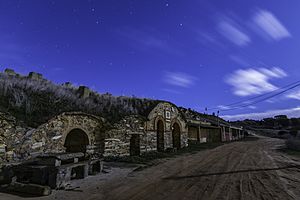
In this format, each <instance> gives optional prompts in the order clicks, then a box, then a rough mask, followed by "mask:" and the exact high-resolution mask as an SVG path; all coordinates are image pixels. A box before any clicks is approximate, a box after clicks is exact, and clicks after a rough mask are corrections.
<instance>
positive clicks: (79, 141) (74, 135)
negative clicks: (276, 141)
mask: <svg viewBox="0 0 300 200" xmlns="http://www.w3.org/2000/svg"><path fill="white" fill-rule="evenodd" d="M87 145H89V138H88V136H87V134H86V133H85V132H84V131H83V130H81V129H79V128H76V129H73V130H71V131H70V132H69V133H68V135H67V137H66V140H65V144H64V147H66V152H70V153H76V152H83V153H85V152H86V146H87Z"/></svg>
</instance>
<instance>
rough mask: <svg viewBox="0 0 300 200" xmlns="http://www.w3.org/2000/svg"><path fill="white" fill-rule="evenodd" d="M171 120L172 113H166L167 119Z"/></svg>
mask: <svg viewBox="0 0 300 200" xmlns="http://www.w3.org/2000/svg"><path fill="white" fill-rule="evenodd" d="M170 118H171V113H170V111H166V119H170Z"/></svg>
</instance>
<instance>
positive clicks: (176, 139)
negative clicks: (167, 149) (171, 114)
mask: <svg viewBox="0 0 300 200" xmlns="http://www.w3.org/2000/svg"><path fill="white" fill-rule="evenodd" d="M171 129H172V143H173V148H176V149H180V148H181V134H182V127H181V124H180V122H179V120H177V119H174V120H172V122H171Z"/></svg>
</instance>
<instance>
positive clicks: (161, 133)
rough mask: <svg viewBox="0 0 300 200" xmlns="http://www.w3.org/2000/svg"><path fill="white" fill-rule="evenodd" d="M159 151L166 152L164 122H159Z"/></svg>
mask: <svg viewBox="0 0 300 200" xmlns="http://www.w3.org/2000/svg"><path fill="white" fill-rule="evenodd" d="M156 127H157V151H163V150H164V132H165V128H164V122H163V121H162V120H158V121H157V126H156Z"/></svg>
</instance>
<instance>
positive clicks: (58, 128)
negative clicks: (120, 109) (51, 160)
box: [29, 112, 105, 155]
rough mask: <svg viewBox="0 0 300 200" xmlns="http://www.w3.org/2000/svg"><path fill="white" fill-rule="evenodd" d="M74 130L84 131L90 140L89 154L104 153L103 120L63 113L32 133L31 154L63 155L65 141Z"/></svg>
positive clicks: (86, 115)
mask: <svg viewBox="0 0 300 200" xmlns="http://www.w3.org/2000/svg"><path fill="white" fill-rule="evenodd" d="M74 129H80V130H82V131H84V133H85V134H86V135H87V137H88V140H89V146H88V150H89V152H88V153H91V154H93V153H99V154H100V153H103V150H104V137H105V126H104V120H103V119H102V118H99V117H96V116H93V115H89V114H85V113H80V112H72V113H63V114H61V115H58V116H56V117H54V118H53V119H51V120H49V121H48V122H47V123H45V124H42V125H41V126H39V127H38V128H37V129H36V130H34V131H33V132H32V136H31V145H30V146H29V149H31V151H30V153H31V154H32V155H34V154H41V153H63V152H65V150H66V148H65V147H64V142H65V139H66V137H67V135H68V133H70V131H72V130H74Z"/></svg>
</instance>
